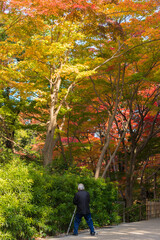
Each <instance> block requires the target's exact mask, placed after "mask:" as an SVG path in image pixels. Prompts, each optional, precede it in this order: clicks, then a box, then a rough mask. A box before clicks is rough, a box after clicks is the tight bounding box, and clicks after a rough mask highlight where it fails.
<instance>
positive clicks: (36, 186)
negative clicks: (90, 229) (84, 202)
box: [0, 161, 118, 240]
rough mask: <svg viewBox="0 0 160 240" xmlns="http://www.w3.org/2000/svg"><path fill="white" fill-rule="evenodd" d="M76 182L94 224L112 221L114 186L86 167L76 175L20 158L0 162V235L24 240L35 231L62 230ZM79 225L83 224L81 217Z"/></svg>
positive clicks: (82, 226) (113, 218)
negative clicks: (82, 190) (86, 194)
mask: <svg viewBox="0 0 160 240" xmlns="http://www.w3.org/2000/svg"><path fill="white" fill-rule="evenodd" d="M80 182H82V183H84V185H85V188H86V190H87V191H88V192H89V193H90V197H91V204H90V206H91V213H92V218H93V221H94V225H95V226H103V225H106V224H111V223H113V222H116V221H117V219H118V217H117V214H116V212H115V207H116V205H115V204H114V202H115V200H116V196H117V189H116V187H115V186H114V184H112V183H105V182H104V181H103V180H102V179H98V180H95V179H94V178H93V177H91V174H88V173H87V171H86V170H84V171H82V172H81V173H80V174H78V175H76V174H75V173H71V172H69V171H67V172H65V173H64V174H63V175H60V174H58V173H56V174H50V173H49V172H48V171H47V170H45V169H44V168H43V167H41V166H37V165H36V164H29V165H26V164H24V163H23V162H20V161H13V162H12V163H10V164H6V165H5V166H1V170H0V191H1V192H2V196H1V198H0V232H1V236H3V237H1V239H4V240H10V239H12V240H14V239H15V240H22V239H23V240H28V239H30V238H31V237H33V236H36V235H37V234H38V235H41V236H45V235H55V234H57V233H62V232H66V231H67V228H68V225H69V222H70V220H71V217H72V214H73V211H74V205H73V196H74V194H75V193H76V192H77V185H78V183H80ZM80 226H81V228H85V227H86V223H85V221H82V224H81V225H80Z"/></svg>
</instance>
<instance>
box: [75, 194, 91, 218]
mask: <svg viewBox="0 0 160 240" xmlns="http://www.w3.org/2000/svg"><path fill="white" fill-rule="evenodd" d="M89 202H90V196H89V193H88V192H86V191H85V190H81V191H79V192H77V193H76V194H75V196H74V198H73V203H74V204H75V205H77V213H79V214H84V215H85V214H88V213H90V208H89Z"/></svg>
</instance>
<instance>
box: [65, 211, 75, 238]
mask: <svg viewBox="0 0 160 240" xmlns="http://www.w3.org/2000/svg"><path fill="white" fill-rule="evenodd" d="M76 209H77V207H75V209H74V212H73V215H72V218H71V221H70V224H69V227H68V230H67V233H66V235H68V233H69V230H70V228H71V224H72V222H73V218H74V215H75V213H76Z"/></svg>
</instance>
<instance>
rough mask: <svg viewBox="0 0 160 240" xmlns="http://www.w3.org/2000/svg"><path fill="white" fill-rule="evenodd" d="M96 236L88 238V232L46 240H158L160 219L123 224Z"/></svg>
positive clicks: (107, 228)
mask: <svg viewBox="0 0 160 240" xmlns="http://www.w3.org/2000/svg"><path fill="white" fill-rule="evenodd" d="M96 232H97V233H98V235H96V236H90V234H89V231H88V230H86V231H83V232H80V233H79V235H78V236H72V235H69V236H62V237H51V238H47V240H91V239H93V240H94V239H95V240H160V218H157V219H152V220H148V221H141V222H134V223H123V224H120V225H118V226H113V227H106V228H101V229H97V230H96Z"/></svg>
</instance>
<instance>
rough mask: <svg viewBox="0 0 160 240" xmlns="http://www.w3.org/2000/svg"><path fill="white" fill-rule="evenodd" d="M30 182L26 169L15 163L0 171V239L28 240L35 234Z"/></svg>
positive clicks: (21, 164)
mask: <svg viewBox="0 0 160 240" xmlns="http://www.w3.org/2000/svg"><path fill="white" fill-rule="evenodd" d="M31 187H32V180H31V179H30V178H29V173H28V169H27V167H26V166H25V165H24V164H23V163H21V162H19V161H18V162H17V161H13V162H12V164H6V165H5V166H3V167H2V166H1V169H0V192H1V197H0V213H1V214H0V231H1V236H2V237H1V239H6V240H14V239H15V240H17V239H29V237H31V236H33V234H34V233H35V229H34V227H33V226H32V225H31V223H32V218H31V217H30V211H31V209H32V205H31V200H32V192H31Z"/></svg>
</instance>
